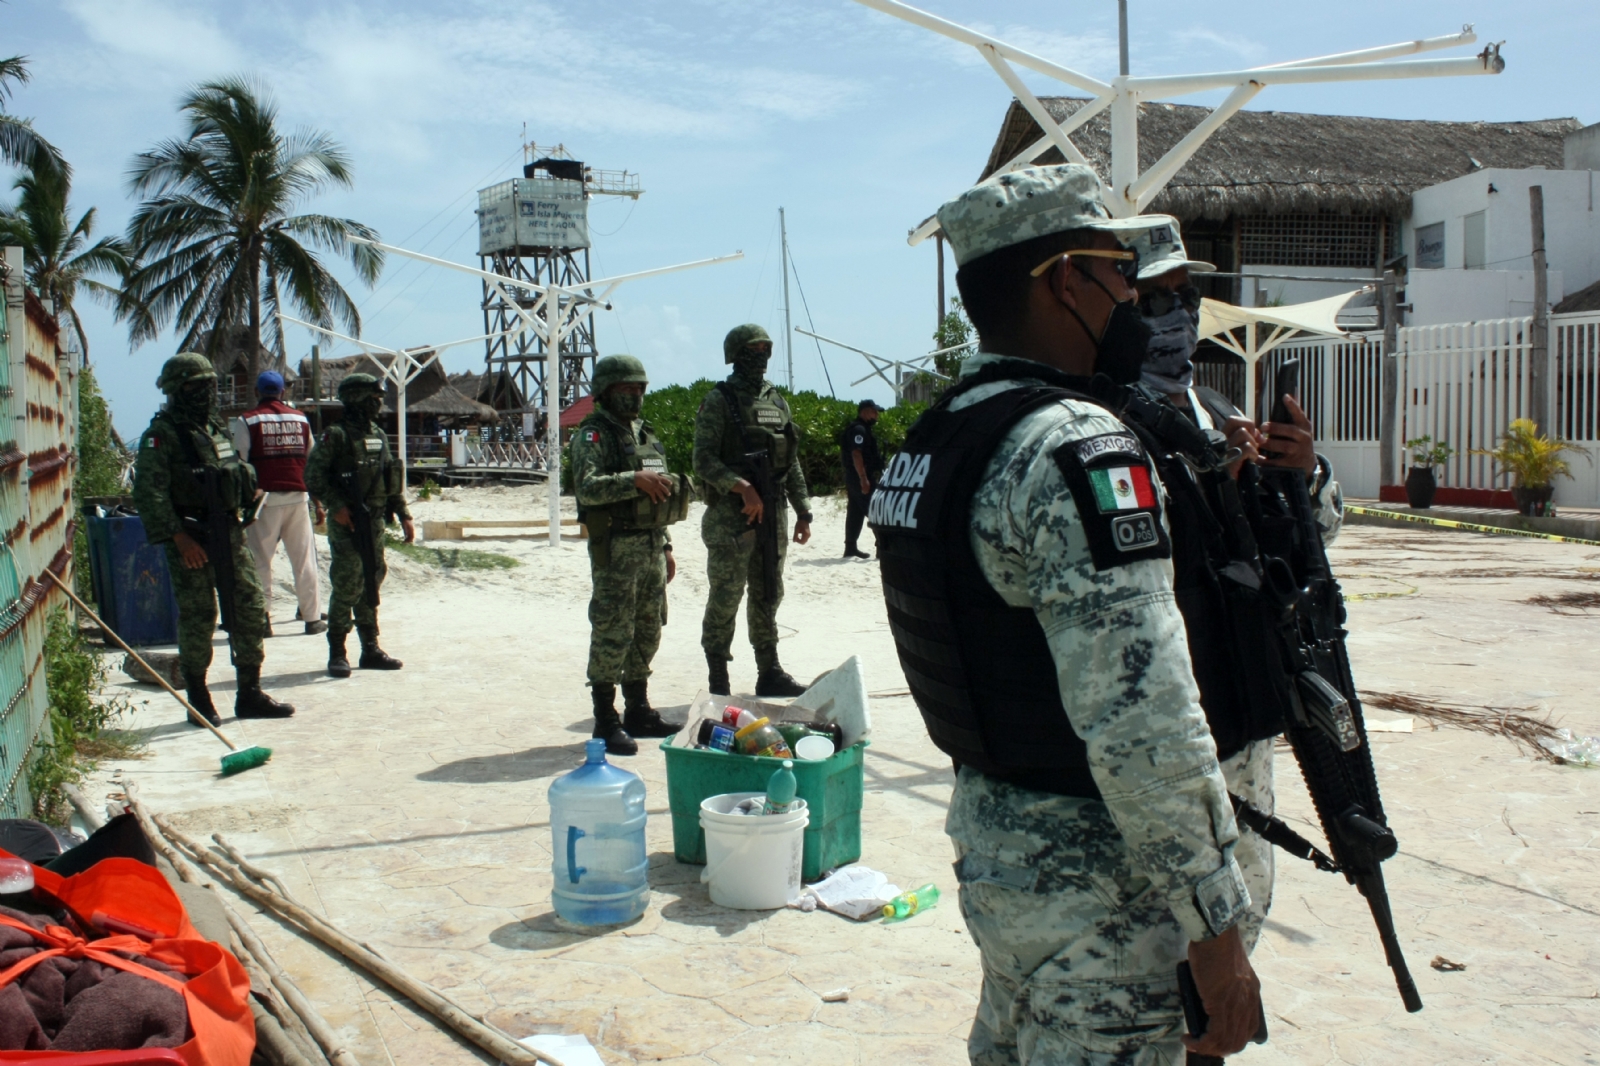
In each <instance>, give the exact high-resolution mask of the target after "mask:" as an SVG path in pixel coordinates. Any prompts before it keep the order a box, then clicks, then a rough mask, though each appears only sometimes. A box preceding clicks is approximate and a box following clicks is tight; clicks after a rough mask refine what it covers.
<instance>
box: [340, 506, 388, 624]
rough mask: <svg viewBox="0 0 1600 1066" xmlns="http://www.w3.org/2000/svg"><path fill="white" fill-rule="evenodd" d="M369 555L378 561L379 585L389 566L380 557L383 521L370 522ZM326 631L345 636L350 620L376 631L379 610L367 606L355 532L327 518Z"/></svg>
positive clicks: (381, 553) (381, 584)
mask: <svg viewBox="0 0 1600 1066" xmlns="http://www.w3.org/2000/svg"><path fill="white" fill-rule="evenodd" d="M372 541H373V545H372V554H373V557H374V558H375V559H376V560H377V561H378V587H379V588H382V587H383V578H384V575H386V574H387V573H388V572H389V567H388V566H387V565H386V564H385V563H384V560H383V524H382V523H381V522H379V521H376V520H374V521H373V525H372ZM328 584H329V585H330V586H332V589H331V591H330V593H329V595H328V632H329V634H330V635H332V636H336V637H337V636H344V635H346V634H348V633H349V632H350V625H351V619H352V618H354V620H355V624H356V625H357V626H359V627H361V628H363V629H368V628H370V629H371V630H372V631H373V632H374V633H376V632H377V630H378V609H377V608H376V607H368V606H367V598H366V571H365V570H364V569H363V568H362V565H361V551H360V549H358V548H357V546H356V535H355V534H354V533H352V532H351V531H350V530H348V529H346V528H344V527H343V526H341V525H340V524H339V523H337V522H335V521H333V519H331V518H330V519H329V520H328Z"/></svg>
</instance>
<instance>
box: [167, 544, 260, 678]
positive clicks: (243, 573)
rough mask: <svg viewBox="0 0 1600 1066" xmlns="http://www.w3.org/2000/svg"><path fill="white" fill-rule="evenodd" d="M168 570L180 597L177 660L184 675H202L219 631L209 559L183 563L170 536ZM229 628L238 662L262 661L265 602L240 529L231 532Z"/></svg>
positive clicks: (213, 572)
mask: <svg viewBox="0 0 1600 1066" xmlns="http://www.w3.org/2000/svg"><path fill="white" fill-rule="evenodd" d="M166 549H167V570H168V571H169V572H170V573H171V574H172V593H173V595H174V597H176V599H177V601H178V662H179V663H180V664H181V665H182V667H183V672H184V673H185V674H198V675H200V676H202V677H203V676H204V675H205V672H206V670H207V668H208V667H210V666H211V638H212V635H213V634H214V633H215V632H216V630H217V595H218V592H217V578H216V572H215V570H214V568H213V566H212V564H211V563H210V562H207V563H206V565H205V566H202V567H200V569H198V570H190V569H189V568H188V567H186V566H184V565H183V556H182V555H181V554H180V553H179V552H178V546H177V545H176V544H174V543H173V542H172V541H170V540H169V541H167V542H166ZM233 602H234V612H233V629H232V631H230V632H229V634H228V643H229V645H230V646H231V647H232V649H233V662H234V665H236V666H260V665H261V660H262V659H263V658H264V657H265V656H264V653H263V650H262V647H261V642H262V640H263V639H264V638H265V637H266V635H267V601H266V599H265V598H264V597H263V596H262V595H261V579H260V578H259V577H257V576H256V560H255V556H253V555H251V554H250V548H249V545H247V544H246V543H245V539H244V530H242V529H235V530H234V531H233Z"/></svg>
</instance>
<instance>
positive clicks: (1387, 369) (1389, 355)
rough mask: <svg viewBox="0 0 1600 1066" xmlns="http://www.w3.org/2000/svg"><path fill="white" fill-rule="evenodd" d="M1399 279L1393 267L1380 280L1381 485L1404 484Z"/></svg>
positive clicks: (1379, 480) (1379, 432) (1379, 452)
mask: <svg viewBox="0 0 1600 1066" xmlns="http://www.w3.org/2000/svg"><path fill="white" fill-rule="evenodd" d="M1397 283H1398V279H1397V278H1396V277H1395V273H1394V271H1392V270H1385V271H1384V272H1383V280H1382V281H1380V282H1379V283H1378V295H1379V299H1380V301H1381V302H1380V307H1381V309H1382V313H1383V352H1382V354H1381V356H1380V360H1381V363H1382V366H1383V370H1382V374H1381V376H1382V386H1383V400H1382V402H1383V406H1382V409H1381V415H1382V417H1381V418H1380V420H1379V422H1378V484H1379V486H1383V485H1398V484H1400V470H1399V459H1400V440H1399V437H1398V434H1399V432H1400V356H1399V353H1398V352H1397V351H1396V348H1397V347H1398V346H1399V344H1400V305H1399V299H1398V296H1397V293H1396V290H1395V286H1396V284H1397Z"/></svg>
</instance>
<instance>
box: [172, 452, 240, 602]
mask: <svg viewBox="0 0 1600 1066" xmlns="http://www.w3.org/2000/svg"><path fill="white" fill-rule="evenodd" d="M195 474H196V476H198V477H199V479H200V485H201V487H202V488H203V489H204V490H205V495H206V519H205V521H204V522H203V523H201V522H198V521H196V520H195V519H192V518H185V519H184V524H185V525H187V526H189V527H190V528H189V530H187V532H189V533H190V534H191V535H195V534H198V536H197V537H196V539H197V540H199V541H200V543H201V545H202V546H203V547H204V548H205V550H206V559H207V561H209V562H210V563H211V576H212V580H213V581H214V582H215V584H216V586H217V612H218V614H219V615H220V616H221V618H222V628H223V629H225V630H227V631H228V632H229V633H230V634H231V633H232V632H233V620H234V618H235V616H236V614H237V610H236V607H237V604H236V603H235V602H234V599H235V586H234V581H235V579H236V575H235V574H234V572H233V527H234V524H235V523H236V522H237V518H236V517H235V515H234V509H233V508H232V507H228V506H226V505H225V502H224V500H223V499H222V471H220V470H218V469H217V468H216V467H214V466H205V467H199V468H197V469H196V470H195Z"/></svg>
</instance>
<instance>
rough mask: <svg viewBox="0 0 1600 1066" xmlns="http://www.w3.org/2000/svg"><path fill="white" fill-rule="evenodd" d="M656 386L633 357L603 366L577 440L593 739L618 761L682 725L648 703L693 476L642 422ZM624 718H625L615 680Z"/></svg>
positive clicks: (575, 480) (614, 358)
mask: <svg viewBox="0 0 1600 1066" xmlns="http://www.w3.org/2000/svg"><path fill="white" fill-rule="evenodd" d="M649 384H650V379H649V378H648V377H647V376H646V375H645V371H644V364H643V363H641V362H639V360H637V359H635V358H634V357H633V356H631V355H608V356H606V357H605V358H604V359H602V360H600V361H599V362H598V363H596V364H595V368H594V395H595V398H596V400H597V403H596V404H595V409H594V411H593V412H592V413H591V414H590V415H589V416H588V417H587V418H585V419H584V420H583V421H582V422H581V423H579V425H578V432H577V433H576V435H574V436H573V438H572V485H573V489H574V495H575V496H576V497H577V500H578V508H579V510H578V516H579V520H580V521H582V522H583V523H584V524H585V525H586V526H587V527H588V530H589V574H590V577H591V580H592V581H593V592H592V593H591V594H590V597H589V626H590V630H589V686H590V689H591V690H592V693H593V696H594V735H595V736H596V737H599V738H601V739H603V740H604V741H605V742H606V751H607V752H608V753H610V754H612V755H635V754H637V753H638V751H639V745H638V744H636V743H634V739H633V738H634V737H670V736H672V735H673V734H674V733H676V732H677V731H678V730H680V729H682V728H683V723H682V722H669V721H666V720H665V719H663V718H662V717H661V715H660V714H659V713H657V711H656V710H655V709H654V708H652V707H651V706H650V695H649V684H650V682H649V678H650V661H651V660H652V659H654V658H655V655H656V649H657V648H658V647H660V646H661V627H662V626H663V625H665V624H666V621H667V584H668V583H669V582H671V581H672V579H673V577H674V576H676V574H677V571H678V564H677V562H676V560H674V559H673V557H672V535H671V534H670V533H668V532H667V527H668V526H670V525H672V524H674V523H676V522H681V521H683V520H684V519H685V518H686V517H688V514H689V499H690V488H689V479H688V478H687V477H684V476H682V475H679V474H669V473H667V455H666V449H665V448H663V447H662V446H661V442H660V441H659V440H657V439H656V435H655V433H654V431H653V430H651V428H650V425H649V423H647V422H645V421H644V420H643V419H641V418H640V417H639V410H640V407H641V405H642V404H643V402H644V390H645V388H646V387H647V386H648V385H649ZM619 681H620V682H621V683H622V699H623V708H624V710H623V717H622V719H621V720H620V721H619V720H618V718H617V708H616V696H617V683H618V682H619Z"/></svg>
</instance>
